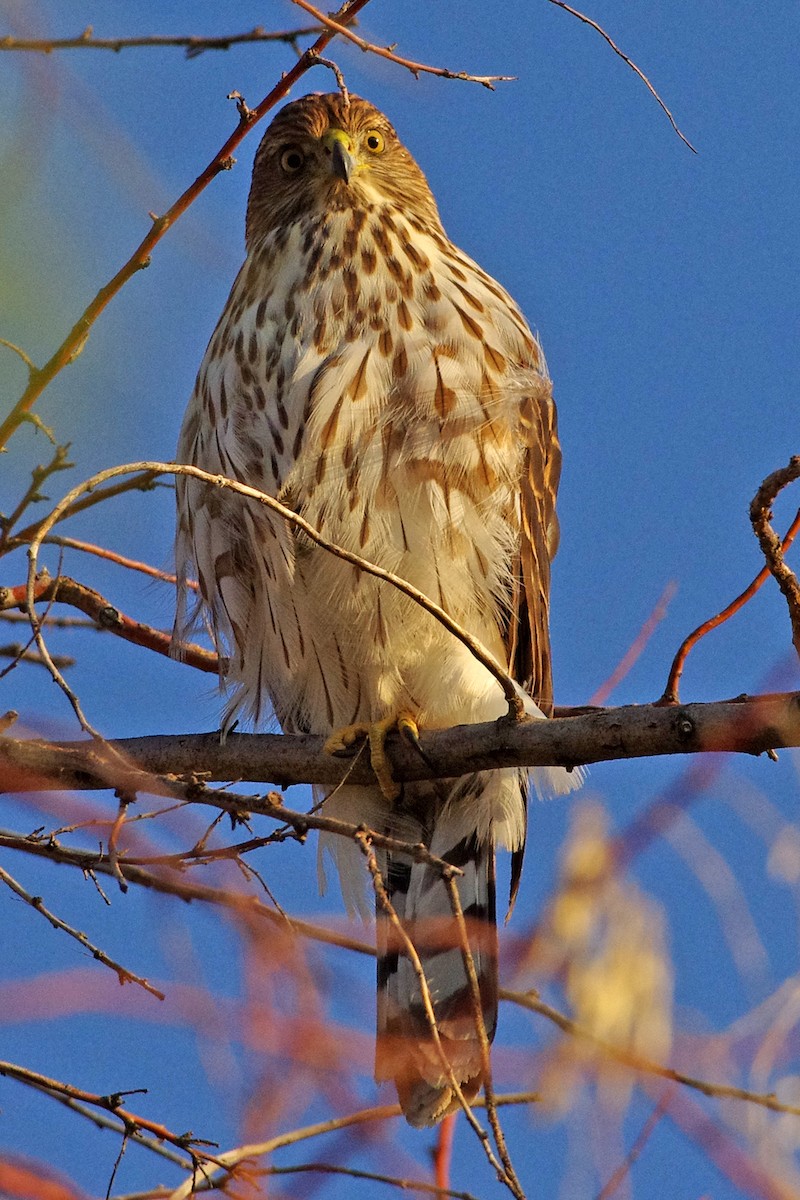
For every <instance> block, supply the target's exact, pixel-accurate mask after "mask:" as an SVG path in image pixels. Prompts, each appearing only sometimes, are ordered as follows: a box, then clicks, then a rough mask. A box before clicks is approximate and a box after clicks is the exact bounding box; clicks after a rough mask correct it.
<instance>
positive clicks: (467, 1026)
mask: <svg viewBox="0 0 800 1200" xmlns="http://www.w3.org/2000/svg"><path fill="white" fill-rule="evenodd" d="M447 825H448V823H447V821H446V819H445V818H444V817H440V820H439V822H438V823H437V827H436V829H435V830H434V833H433V837H432V838H431V842H430V849H431V852H432V853H433V854H435V855H436V856H437V857H439V858H442V859H444V860H445V861H446V862H449V863H450V864H451V865H453V866H455V867H458V868H459V869H460V870H461V871H462V872H463V874H461V875H458V876H455V881H456V888H457V891H458V896H459V901H460V904H461V908H462V911H463V914H464V920H465V924H466V929H467V939H468V943H469V948H470V954H471V957H472V960H473V963H474V967H475V973H476V976H477V980H478V989H479V993H480V1001H481V1011H482V1015H483V1021H484V1025H485V1027H486V1032H487V1035H488V1037H489V1039H490V1040H491V1038H492V1037H493V1035H494V1030H495V1026H496V1024H497V930H496V911H495V910H496V905H495V880H494V848H493V846H491V845H490V844H486V843H479V842H478V840H477V838H476V837H475V836H474V835H472V836H469V837H466V838H461V839H460V840H459V841H458V842H456V844H455V845H450V846H449V848H448V847H447V845H446V843H447V841H448V837H447ZM451 828H452V827H451ZM383 869H384V879H385V881H386V886H387V891H388V893H389V898H390V899H391V902H392V907H393V908H394V911H395V912H396V914H397V916H398V918H399V921H400V924H401V926H402V928H403V930H404V932H405V933H406V934H407V936H408V937H409V939H410V941H411V943H412V944H413V946H414V948H415V950H416V952H417V955H418V957H419V962H420V964H421V966H422V970H423V973H424V975H425V980H426V982H427V989H428V993H429V996H430V1000H431V1005H432V1008H433V1015H434V1019H435V1022H436V1027H437V1030H438V1033H439V1043H440V1046H441V1050H442V1051H443V1053H444V1055H445V1057H446V1059H447V1061H448V1063H449V1065H450V1068H451V1070H452V1073H453V1076H454V1078H455V1080H456V1082H457V1083H458V1084H459V1086H460V1088H461V1090H462V1091H463V1093H464V1094H465V1097H466V1099H467V1100H472V1099H474V1097H475V1096H476V1095H477V1093H478V1092H479V1090H480V1088H481V1086H482V1084H483V1072H482V1063H481V1050H480V1040H479V1037H478V1032H477V1029H476V1022H475V1010H474V1000H473V991H472V987H471V985H470V981H469V977H468V974H467V969H466V964H465V958H464V952H463V948H462V944H461V938H460V936H459V931H458V927H457V923H456V920H455V918H454V916H453V911H452V907H451V902H450V893H449V891H448V889H447V886H446V885H445V883H444V881H443V879H442V877H441V872H440V870H439V869H438V868H436V867H434V866H431V865H429V864H427V863H416V862H413V861H411V860H410V859H408V858H405V857H402V856H399V855H393V856H389V855H387V856H386V860H385V862H384V868H383ZM377 915H378V1038H377V1044H376V1056H375V1077H376V1079H377V1080H378V1081H383V1080H388V1079H393V1080H394V1082H395V1085H396V1087H397V1093H398V1096H399V1099H400V1103H401V1105H402V1108H403V1111H404V1113H405V1115H406V1117H407V1119H408V1121H409V1122H410V1123H411V1124H412V1125H416V1126H420V1127H421V1126H425V1125H433V1124H435V1123H436V1122H437V1121H440V1120H441V1119H442V1117H444V1116H446V1115H447V1113H449V1112H452V1111H453V1110H454V1109H456V1108H457V1107H458V1099H457V1097H456V1094H455V1090H454V1088H453V1086H452V1083H451V1082H450V1079H449V1077H448V1072H447V1070H446V1068H445V1066H444V1064H443V1062H442V1058H441V1054H440V1053H439V1051H438V1050H437V1047H436V1044H435V1040H434V1036H433V1033H432V1031H431V1026H430V1021H429V1017H428V1014H427V1011H426V1005H425V1002H424V998H423V993H422V988H421V985H420V981H419V978H418V974H417V971H416V969H415V965H414V963H413V962H412V961H411V958H410V957H409V956H408V953H407V951H406V947H405V945H404V941H403V939H402V937H401V936H400V935H399V934H398V932H397V930H396V929H395V928H394V926H393V925H392V923H391V921H390V919H389V918H388V916H387V914H386V913H385V912H384V911H383V910H382V908H381V906H380V905H379V906H378V914H377Z"/></svg>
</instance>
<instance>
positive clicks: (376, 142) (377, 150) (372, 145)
mask: <svg viewBox="0 0 800 1200" xmlns="http://www.w3.org/2000/svg"><path fill="white" fill-rule="evenodd" d="M364 141H365V142H366V144H367V149H368V150H369V151H371V153H372V154H383V151H384V149H385V147H386V140H385V138H384V136H383V134H382V133H379V132H378V130H377V129H370V131H369V133H368V134H367V136H366V138H365V139H364Z"/></svg>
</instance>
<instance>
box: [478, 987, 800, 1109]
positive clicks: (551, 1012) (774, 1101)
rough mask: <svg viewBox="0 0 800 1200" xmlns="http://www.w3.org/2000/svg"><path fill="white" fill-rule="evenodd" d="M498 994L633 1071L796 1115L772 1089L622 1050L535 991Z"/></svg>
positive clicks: (795, 1107) (718, 1096) (723, 1097)
mask: <svg viewBox="0 0 800 1200" xmlns="http://www.w3.org/2000/svg"><path fill="white" fill-rule="evenodd" d="M499 995H500V999H501V1000H508V1001H510V1002H511V1003H512V1004H518V1005H519V1006H520V1007H521V1008H528V1009H530V1010H531V1012H535V1013H539V1014H540V1016H543V1017H546V1018H547V1020H548V1021H552V1023H553V1024H554V1025H557V1026H558V1028H559V1029H560V1030H561V1031H562V1033H566V1034H569V1036H570V1037H577V1038H581V1039H582V1040H584V1041H588V1042H591V1043H592V1044H593V1045H595V1046H597V1047H599V1049H601V1050H602V1051H603V1053H604V1054H607V1055H608V1056H609V1058H613V1059H614V1060H615V1062H618V1063H622V1065H623V1066H626V1067H630V1069H631V1070H633V1071H642V1072H643V1073H644V1074H646V1075H657V1076H659V1077H660V1078H661V1079H669V1080H671V1081H672V1082H673V1083H680V1084H683V1086H684V1087H688V1088H691V1089H692V1090H693V1091H696V1092H701V1093H702V1094H703V1095H704V1096H716V1097H717V1098H718V1099H722V1100H743V1101H745V1102H746V1103H748V1104H756V1105H758V1107H759V1108H768V1109H769V1110H770V1111H771V1112H780V1113H790V1114H791V1115H792V1116H795V1117H800V1105H798V1104H784V1103H783V1101H781V1100H779V1099H778V1098H777V1096H775V1095H774V1094H773V1093H763V1092H751V1091H748V1090H747V1088H738V1087H732V1086H731V1085H730V1084H727V1083H711V1082H709V1081H708V1080H707V1079H696V1078H695V1077H694V1076H693V1075H686V1074H684V1072H683V1071H676V1070H674V1069H673V1068H672V1067H665V1066H662V1065H661V1063H657V1062H652V1061H651V1060H650V1059H647V1058H643V1057H642V1056H641V1055H639V1054H635V1053H634V1052H633V1051H632V1050H626V1049H624V1048H623V1047H621V1046H615V1045H614V1044H613V1042H607V1041H604V1040H603V1039H602V1038H599V1037H596V1036H595V1034H593V1033H591V1032H590V1031H589V1030H588V1029H584V1028H583V1027H582V1026H580V1025H578V1024H577V1022H576V1021H573V1020H572V1019H571V1018H570V1017H567V1016H565V1015H564V1013H561V1012H559V1011H558V1009H556V1008H553V1007H552V1005H550V1004H545V1003H544V1001H543V1000H540V999H539V997H538V995H536V994H535V993H532V992H513V991H508V989H506V988H500V991H499Z"/></svg>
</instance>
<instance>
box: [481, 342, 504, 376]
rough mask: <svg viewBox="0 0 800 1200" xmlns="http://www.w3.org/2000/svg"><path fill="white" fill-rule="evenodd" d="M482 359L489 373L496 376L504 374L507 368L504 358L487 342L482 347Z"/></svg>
mask: <svg viewBox="0 0 800 1200" xmlns="http://www.w3.org/2000/svg"><path fill="white" fill-rule="evenodd" d="M483 357H484V361H485V363H486V365H487V367H488V368H489V370H490V371H494V372H495V374H496V375H504V374H505V372H506V370H507V368H508V362H507V360H506V358H505V356H504V355H503V354H501V353H500V351H499V350H496V349H495V348H494V346H490V345H489V344H488V342H487V343H486V344H485V345H484V347H483Z"/></svg>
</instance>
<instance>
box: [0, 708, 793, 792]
mask: <svg viewBox="0 0 800 1200" xmlns="http://www.w3.org/2000/svg"><path fill="white" fill-rule="evenodd" d="M560 711H561V712H562V713H564V712H569V711H570V710H563V709H562V710H560ZM324 742H325V739H324V738H322V737H314V736H311V735H307V736H303V737H300V736H293V735H290V734H267V733H261V734H237V733H232V734H229V735H228V737H227V738H226V740H225V742H224V744H223V743H221V742H220V737H219V733H204V734H175V735H172V736H167V735H159V734H156V735H153V736H150V737H142V738H121V739H118V740H115V741H112V742H109V743H107V744H108V747H109V748H110V749H112V750H114V751H116V752H117V753H119V754H121V755H124V757H125V759H126V761H127V764H128V767H127V768H126V769H125V770H123V769H121V768H120V767H119V765H118V764H116V763H115V764H114V765H113V766H112V765H110V764H109V763H108V762H107V761H105V760H104V759H103V757H102V756H101V755H100V754H99V747H98V746H95V745H93V744H92V743H90V742H86V741H68V742H43V741H33V740H15V739H12V738H8V737H4V738H2V739H0V765H1V766H2V770H3V784H2V788H3V791H16V792H30V791H42V790H50V789H53V788H76V789H80V790H86V789H89V790H92V789H97V788H109V787H110V788H115V787H127V788H131V789H134V790H135V789H137V788H138V789H140V790H143V791H151V792H153V791H156V790H158V787H159V786H160V787H161V789H162V790H164V791H166V790H167V788H168V784H169V786H172V787H173V788H174V787H176V786H177V783H176V782H175V781H179V780H180V779H188V780H192V779H196V778H198V777H200V778H202V779H205V780H209V781H214V780H216V781H223V780H229V779H247V780H249V781H250V782H251V783H271V784H273V785H276V786H277V785H279V786H289V785H290V784H294V783H319V784H325V785H336V784H337V783H341V781H342V777H343V775H344V774H345V773H347V776H348V782H350V783H355V784H369V783H371V782H373V781H374V776H373V773H372V768H371V767H370V765H369V762H368V761H367V760H366V759H364V758H363V757H362V758H360V759H358V760H357V761H355V762H346V761H343V760H342V759H340V758H338V757H336V758H335V757H333V756H332V755H330V754H326V753H325V752H324V750H323V746H324ZM387 744H388V750H389V754H390V757H391V761H392V773H393V775H394V777H395V778H396V779H397V780H398V781H403V782H406V781H410V780H421V779H434V778H436V779H453V778H457V777H459V776H461V775H468V774H472V773H474V772H476V771H489V770H496V769H497V768H498V767H524V766H528V767H534V766H566V767H569V766H575V765H576V764H583V763H593V762H610V761H616V760H617V759H624V758H643V757H652V756H654V755H663V754H700V753H708V752H720V751H725V752H728V753H739V754H755V755H757V754H763V753H765V752H766V751H769V750H771V749H775V748H781V747H786V746H800V693H797V692H789V693H786V694H777V695H771V696H752V697H741V698H738V699H736V700H719V701H715V702H712V703H705V704H685V705H680V706H677V707H669V708H665V707H659V706H658V705H651V704H645V705H627V706H625V707H622V708H609V709H600V710H598V711H596V712H591V711H590V712H586V711H585V710H583V711H582V712H580V713H579V715H576V716H563V715H562V716H559V717H557V718H556V719H554V720H551V721H534V720H531V721H523V722H518V723H516V722H515V723H512V722H508V721H505V720H501V721H490V722H485V723H483V724H480V725H462V726H459V727H457V728H455V729H441V730H423V731H422V732H421V733H420V746H421V748H422V750H423V751H424V757H423V756H422V755H420V754H419V753H418V751H417V750H416V749H415V748H414V747H410V746H408V745H407V744H406V743H405V741H404V739H403V738H401V737H399V736H397V735H395V734H390V735H389V738H388V743H387ZM159 778H163V779H164V780H165V782H164V783H163V784H161V785H158V782H157V781H158V780H159ZM170 781H172V782H170ZM171 794H173V795H174V794H175V793H174V791H173V792H172V793H171ZM216 794H217V793H214V795H216ZM188 798H189V799H193V798H194V795H191V796H189V797H188ZM220 803H221V801H220Z"/></svg>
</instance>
